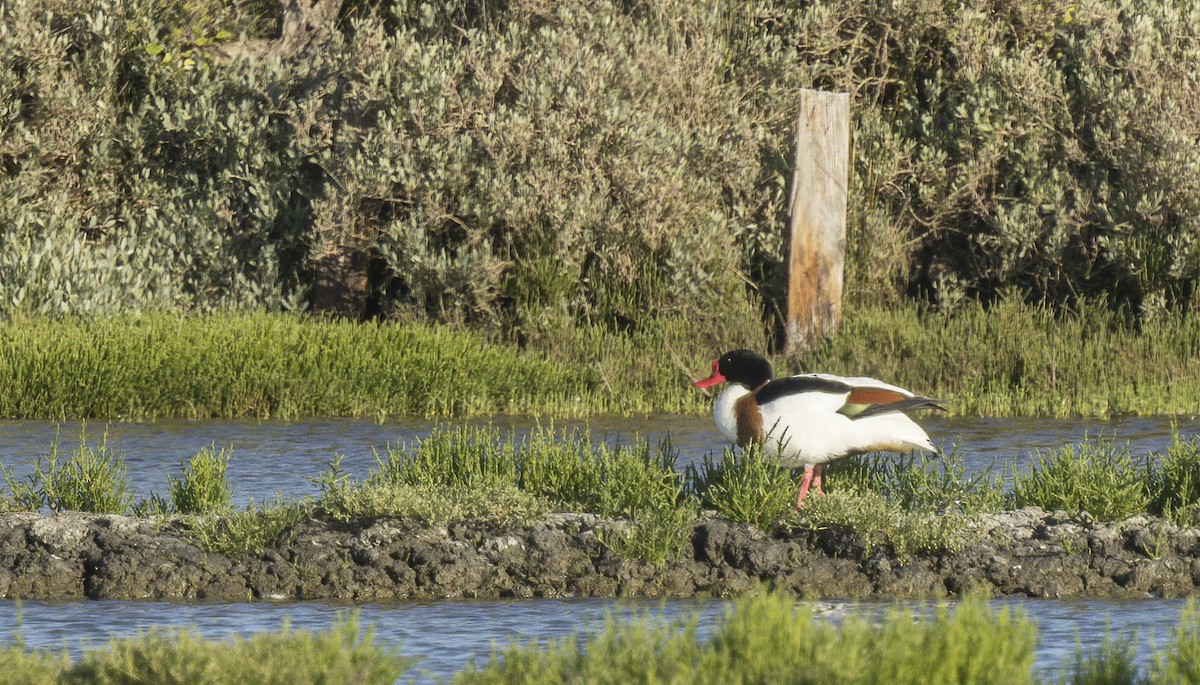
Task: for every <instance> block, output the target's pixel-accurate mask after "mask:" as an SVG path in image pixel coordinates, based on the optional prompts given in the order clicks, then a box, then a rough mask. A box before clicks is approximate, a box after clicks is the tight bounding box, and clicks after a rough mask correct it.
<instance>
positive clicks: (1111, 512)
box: [1012, 441, 1152, 521]
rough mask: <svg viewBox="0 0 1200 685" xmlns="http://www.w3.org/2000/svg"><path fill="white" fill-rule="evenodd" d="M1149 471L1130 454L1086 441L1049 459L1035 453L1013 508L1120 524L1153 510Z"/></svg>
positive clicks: (1016, 486) (1019, 476) (1020, 476)
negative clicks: (1026, 508) (1075, 515)
mask: <svg viewBox="0 0 1200 685" xmlns="http://www.w3.org/2000/svg"><path fill="white" fill-rule="evenodd" d="M1146 471H1147V469H1146V468H1145V467H1144V466H1143V465H1141V464H1139V463H1135V461H1134V459H1133V456H1132V455H1130V453H1129V450H1128V449H1127V448H1120V447H1117V446H1115V445H1114V444H1113V443H1112V442H1111V441H1100V442H1088V441H1085V442H1082V443H1080V444H1078V445H1073V446H1066V447H1063V448H1061V449H1059V450H1058V451H1056V452H1052V453H1050V454H1048V455H1043V454H1042V453H1040V452H1038V453H1035V454H1034V455H1033V463H1032V464H1031V466H1030V469H1029V470H1028V471H1027V472H1023V473H1015V474H1014V476H1013V492H1012V496H1013V502H1014V504H1015V505H1016V506H1018V507H1023V506H1026V505H1035V506H1039V507H1041V508H1043V509H1046V510H1047V511H1058V510H1062V511H1066V512H1069V513H1071V514H1082V513H1083V512H1087V513H1088V514H1089V515H1091V516H1092V517H1093V518H1095V519H1098V520H1101V521H1119V520H1121V519H1125V518H1128V517H1130V516H1133V515H1134V514H1140V513H1143V512H1146V511H1148V510H1149V505H1150V503H1151V501H1152V498H1151V495H1150V493H1149V492H1148V491H1147V485H1146V480H1147V479H1146V476H1147V473H1146Z"/></svg>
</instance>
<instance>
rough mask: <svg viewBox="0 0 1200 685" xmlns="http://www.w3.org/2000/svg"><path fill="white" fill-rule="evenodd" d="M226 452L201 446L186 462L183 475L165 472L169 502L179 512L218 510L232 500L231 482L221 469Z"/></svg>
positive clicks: (225, 465) (224, 509) (224, 467)
mask: <svg viewBox="0 0 1200 685" xmlns="http://www.w3.org/2000/svg"><path fill="white" fill-rule="evenodd" d="M230 456H231V455H230V453H229V452H228V451H226V450H224V449H222V450H221V451H220V452H217V450H216V446H215V445H212V446H209V447H206V448H204V449H201V450H200V451H199V452H197V453H196V455H195V456H194V457H192V459H191V461H189V462H188V465H187V470H185V471H184V473H183V478H181V479H179V480H175V479H174V478H172V477H170V476H167V485H168V490H169V492H170V494H171V504H172V506H173V507H174V508H175V511H176V512H178V513H180V514H220V513H224V512H227V511H229V509H230V507H231V506H232V503H233V485H232V484H231V483H230V482H229V478H227V477H226V475H225V472H226V470H227V469H228V468H229V458H230Z"/></svg>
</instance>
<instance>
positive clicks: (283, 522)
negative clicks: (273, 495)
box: [185, 499, 313, 555]
mask: <svg viewBox="0 0 1200 685" xmlns="http://www.w3.org/2000/svg"><path fill="white" fill-rule="evenodd" d="M312 511H313V506H312V504H311V503H309V502H288V501H284V500H278V499H277V500H275V501H274V502H270V503H268V504H262V505H259V504H255V503H254V502H253V501H251V502H250V503H249V504H247V505H246V507H245V508H244V509H242V510H240V511H234V512H231V513H228V514H219V515H216V514H214V515H208V516H194V517H190V518H189V519H188V521H187V527H186V529H185V532H186V534H187V535H188V536H189V537H191V538H192V540H194V541H195V542H196V544H197V545H198V546H199V547H201V548H202V549H205V550H208V551H209V552H216V553H218V554H225V555H235V554H245V553H248V552H250V553H254V552H261V551H262V550H264V549H266V548H268V547H273V546H277V545H280V544H283V543H285V542H286V541H287V538H288V536H289V534H290V533H291V531H292V528H294V527H295V526H296V524H298V523H300V522H302V521H305V520H307V519H308V518H309V516H310V515H311V514H312Z"/></svg>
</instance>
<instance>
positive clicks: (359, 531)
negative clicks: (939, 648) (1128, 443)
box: [0, 509, 1200, 600]
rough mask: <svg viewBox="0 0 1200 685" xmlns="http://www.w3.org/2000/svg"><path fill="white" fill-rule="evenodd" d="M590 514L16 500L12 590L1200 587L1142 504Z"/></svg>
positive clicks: (7, 553) (1191, 534)
mask: <svg viewBox="0 0 1200 685" xmlns="http://www.w3.org/2000/svg"><path fill="white" fill-rule="evenodd" d="M616 525H620V524H618V523H613V522H607V521H602V520H599V519H598V518H596V517H594V516H590V515H578V514H572V515H566V514H564V515H556V516H553V517H551V518H549V519H547V520H546V521H543V522H541V523H538V524H535V525H532V526H527V527H520V528H506V529H501V528H496V527H494V526H488V525H483V524H478V523H458V524H451V525H449V526H440V525H422V524H418V523H415V522H412V521H403V520H391V519H384V520H375V521H364V522H359V523H352V524H331V523H327V522H321V521H310V522H307V523H304V524H301V525H299V526H298V527H297V528H296V529H295V530H294V531H293V535H292V536H291V539H290V542H289V543H288V544H287V545H286V546H282V547H280V548H277V549H270V550H267V551H265V552H262V553H258V554H242V555H235V556H223V555H220V554H214V553H209V552H204V551H203V550H201V549H199V548H198V547H196V546H195V545H194V544H192V543H191V542H190V541H188V539H187V538H186V537H184V536H182V535H181V534H180V530H181V524H180V523H179V522H177V521H167V522H162V521H158V522H156V521H153V520H147V519H135V518H128V517H123V516H99V515H90V514H77V513H66V514H58V515H55V516H38V515H34V514H9V515H4V516H0V596H3V597H8V598H17V597H20V598H26V599H34V598H40V599H48V598H64V599H82V598H91V599H141V598H209V599H228V600H248V599H299V600H304V599H351V600H388V599H428V598H448V597H568V596H601V597H607V596H618V595H637V596H677V597H686V596H691V595H696V594H708V595H732V594H737V593H740V592H743V591H746V590H749V589H751V588H753V587H754V586H755V585H757V584H759V583H767V584H771V585H773V586H775V587H778V588H784V589H787V590H790V591H792V592H795V593H796V594H798V595H803V596H810V597H816V596H821V597H879V598H883V597H944V596H951V595H956V594H959V593H962V592H965V591H973V590H982V591H989V592H992V593H994V594H997V595H1018V596H1029V597H1143V596H1147V595H1154V596H1161V597H1177V596H1181V595H1186V594H1191V593H1193V592H1194V591H1195V590H1196V588H1197V587H1200V530H1198V529H1180V528H1177V527H1175V526H1172V525H1171V524H1169V523H1166V522H1163V521H1158V520H1157V519H1148V518H1145V517H1135V518H1132V519H1129V520H1127V521H1123V522H1120V523H1089V524H1082V525H1081V524H1077V523H1073V522H1071V521H1069V520H1067V519H1066V518H1065V517H1062V516H1060V515H1055V514H1048V513H1046V512H1043V511H1041V510H1039V509H1023V510H1020V511H1013V512H1004V513H1000V514H995V515H991V516H988V517H986V518H984V519H981V521H980V522H979V526H980V529H981V530H982V531H983V537H982V540H981V541H980V542H978V543H976V544H972V545H969V546H968V547H967V548H966V549H964V550H962V551H958V552H953V553H937V554H921V555H914V556H909V557H906V558H897V557H895V556H894V555H891V554H890V553H889V552H888V551H887V550H886V549H875V550H871V551H870V552H869V553H866V552H864V549H863V546H862V544H861V541H860V539H859V538H858V536H857V535H855V534H853V533H850V532H847V531H841V530H821V531H798V532H793V533H788V534H781V535H767V534H764V533H763V532H761V531H759V530H758V529H756V528H753V527H750V526H746V525H741V524H733V523H729V522H728V521H724V520H721V519H711V520H708V521H706V522H703V523H701V524H698V525H697V526H696V528H695V530H694V532H693V536H692V543H693V544H692V548H691V550H690V553H689V554H686V555H685V556H684V558H683V559H681V560H679V561H676V562H673V563H669V564H667V565H665V566H662V567H657V568H656V567H653V566H651V565H648V564H644V563H640V562H636V561H631V560H629V559H625V558H622V557H620V556H618V555H616V554H614V553H613V552H612V551H611V550H609V549H607V548H606V547H605V546H604V545H603V544H602V543H601V542H600V540H599V539H598V538H597V535H596V532H597V530H598V529H603V528H605V527H610V526H616Z"/></svg>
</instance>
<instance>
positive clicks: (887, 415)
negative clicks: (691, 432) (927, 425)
mask: <svg viewBox="0 0 1200 685" xmlns="http://www.w3.org/2000/svg"><path fill="white" fill-rule="evenodd" d="M772 375H773V374H772V371H771V364H770V363H769V362H767V360H766V359H763V358H762V357H761V356H760V355H758V354H756V353H754V352H752V351H751V350H733V351H732V352H727V353H726V354H724V355H722V356H721V357H720V358H719V359H714V360H713V363H712V375H711V376H709V377H708V378H705V379H704V380H699V381H696V382H694V383H692V385H694V386H696V387H697V388H708V387H712V386H714V385H719V384H721V383H726V382H727V383H729V387H727V388H726V389H725V390H723V391H722V392H721V394H720V396H718V397H717V401H716V404H715V405H714V406H713V417H714V418H715V419H716V421H717V428H718V429H719V430H720V431H721V434H722V435H724V436H725V437H726V438H728V439H729V440H730V441H732V442H736V443H737V444H738V445H739V446H741V447H745V446H746V445H749V444H750V443H759V444H761V445H762V447H763V451H764V453H766V454H768V455H771V456H774V457H778V458H779V460H780V462H781V463H783V464H784V465H785V466H792V467H795V466H803V467H804V479H803V480H802V481H801V482H800V490H799V491H798V492H797V493H796V509H800V507H801V506H803V504H804V498H805V497H806V496H808V490H809V486H810V485H814V486H815V487H816V489H817V492H823V490H822V487H821V479H822V475H823V474H824V471H825V464H827V463H829V462H831V461H833V460H835V459H841V458H842V457H848V456H851V455H854V454H862V453H864V452H876V451H883V450H887V451H893V452H908V451H910V450H926V451H929V452H937V448H936V447H934V446H933V443H932V442H930V440H929V436H928V435H926V434H925V431H924V430H922V429H921V427H920V426H918V425H917V424H916V422H914V421H913V420H912V419H910V418H908V416H907V415H906V414H904V412H907V411H912V410H915V409H943V410H944V407H942V406H941V405H942V404H944V401H943V400H935V399H932V398H929V397H921V396H918V395H914V394H913V393H911V392H909V391H908V390H905V389H904V388H900V387H897V386H895V385H889V384H887V383H884V382H883V381H877V380H875V379H874V378H861V377H855V378H846V377H843V376H833V375H830V374H824V373H805V374H800V375H798V376H788V377H785V378H775V379H772Z"/></svg>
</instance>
